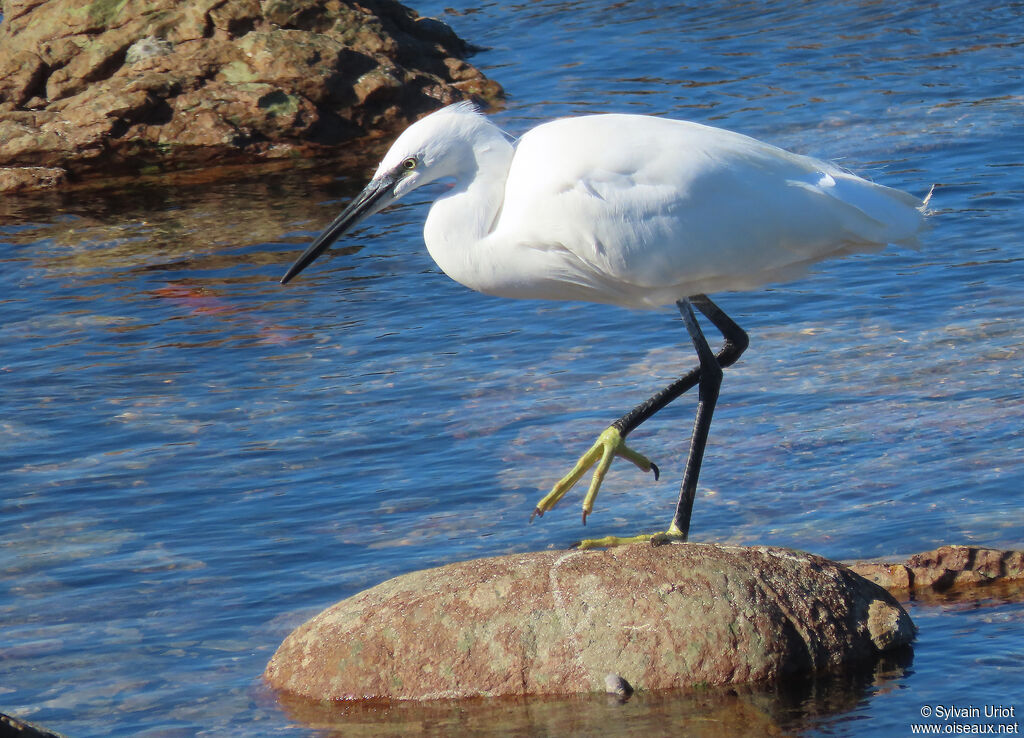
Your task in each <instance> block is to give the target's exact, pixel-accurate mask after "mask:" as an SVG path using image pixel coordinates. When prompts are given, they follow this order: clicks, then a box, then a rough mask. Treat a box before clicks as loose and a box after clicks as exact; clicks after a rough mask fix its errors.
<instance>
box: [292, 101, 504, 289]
mask: <svg viewBox="0 0 1024 738" xmlns="http://www.w3.org/2000/svg"><path fill="white" fill-rule="evenodd" d="M495 136H497V137H498V138H499V139H502V140H503V134H501V132H500V131H499V130H498V129H497V128H496V127H495V126H494V125H493V124H492V123H490V122H489V121H488V120H487V119H486V118H484V116H482V115H481V114H480V113H479V111H478V110H477V108H476V106H475V105H473V104H471V103H467V102H461V103H456V104H454V105H449V106H448V107H446V108H442V109H441V110H438V111H436V112H433V113H431V114H430V115H428V116H426V117H425V118H422V119H421V120H418V121H416V122H415V123H413V124H412V125H411V126H409V127H408V128H407V129H405V131H404V132H403V133H402V135H400V136H399V137H398V138H397V139H396V140H395V142H394V143H393V144H392V145H391V148H390V149H389V150H388V153H387V154H385V156H384V158H383V159H382V160H381V162H380V165H378V167H377V171H376V173H374V175H373V179H371V180H370V182H369V183H368V184H367V185H366V187H364V188H363V190H362V192H360V193H359V194H358V195H356V197H355V198H354V199H353V200H352V202H350V203H349V205H348V207H346V208H345V210H344V211H342V213H341V215H339V216H338V217H337V218H335V219H334V222H332V223H331V224H330V225H329V226H328V227H327V229H326V230H324V232H323V233H321V234H320V235H319V236H317V238H316V240H315V241H313V243H312V244H311V245H310V246H309V248H308V249H306V250H305V252H303V254H302V255H301V256H300V257H299V258H298V259H296V261H295V263H294V264H292V266H291V268H289V269H288V272H287V273H286V274H285V275H284V277H283V278H282V279H281V284H286V283H288V282H289V281H290V280H291V279H292V278H293V277H295V276H296V275H297V274H298V273H299V272H301V271H302V270H303V269H305V268H306V267H307V266H309V265H310V264H311V263H312V262H313V260H314V259H316V257H318V256H319V255H320V254H322V253H323V252H324V251H326V250H327V247H328V246H330V245H331V244H332V243H334V242H335V241H336V240H338V239H339V238H340V237H341V236H342V235H344V234H345V233H346V232H347V231H349V230H350V229H351V228H353V227H354V226H355V225H356V224H358V223H360V222H361V221H363V220H364V219H366V218H368V217H370V216H371V215H373V214H374V213H378V212H380V211H381V210H383V209H384V208H386V207H387V206H388V205H390V204H391V203H393V202H394V201H395V200H397V199H399V198H400V197H403V196H404V195H406V194H408V193H409V192H412V191H413V190H415V189H416V188H417V187H422V186H423V185H426V184H430V183H431V182H436V181H437V180H439V179H444V178H446V177H459V176H460V175H470V174H471V173H472V172H473V170H474V169H475V168H476V161H477V157H478V156H480V155H486V153H487V151H488V150H489V147H490V145H491V144H490V143H489V141H492V140H493V139H494V137H495Z"/></svg>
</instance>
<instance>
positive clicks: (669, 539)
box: [569, 525, 686, 550]
mask: <svg viewBox="0 0 1024 738" xmlns="http://www.w3.org/2000/svg"><path fill="white" fill-rule="evenodd" d="M646 541H650V543H651V545H652V546H664V545H666V544H668V543H686V535H684V534H683V532H682V531H681V530H679V529H678V528H676V527H675V526H674V525H673V526H672V527H671V528H669V529H668V530H667V531H666V532H664V533H644V534H641V535H639V536H629V537H626V538H621V537H619V536H605V537H604V538H584V539H583V540H582V541H578V542H576V543H574V544H573V545H572V546H570V547H569V548H578V549H580V550H586V549H588V548H615V547H616V546H625V545H627V544H629V543H644V542H646Z"/></svg>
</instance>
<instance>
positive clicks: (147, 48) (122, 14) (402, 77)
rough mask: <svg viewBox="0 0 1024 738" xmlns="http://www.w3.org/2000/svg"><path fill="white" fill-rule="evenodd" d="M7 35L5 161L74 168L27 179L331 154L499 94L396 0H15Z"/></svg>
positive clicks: (0, 106) (457, 43)
mask: <svg viewBox="0 0 1024 738" xmlns="http://www.w3.org/2000/svg"><path fill="white" fill-rule="evenodd" d="M0 48H2V49H3V50H4V53H3V54H0V167H4V168H8V169H11V168H16V167H46V168H49V169H59V170H63V174H62V175H61V176H60V177H56V178H48V179H39V180H33V179H32V177H30V176H28V175H26V176H25V177H23V178H20V179H18V180H17V181H18V182H19V184H18V186H17V188H24V187H26V185H25V182H31V181H36V182H37V184H38V185H39V186H46V185H54V184H59V183H61V182H63V181H65V180H77V179H81V178H83V177H87V176H91V175H96V174H104V175H109V174H125V173H131V172H135V171H143V170H147V169H149V170H152V169H154V168H164V169H182V168H194V167H202V166H206V165H209V164H211V163H215V164H218V165H222V164H225V163H232V162H237V161H260V160H266V159H278V158H283V157H289V156H292V157H294V156H312V155H324V154H329V153H330V152H331V151H332V150H333V148H334V147H336V146H337V145H339V144H343V143H345V142H348V141H352V140H353V139H356V138H358V137H363V136H367V135H371V134H373V135H382V134H391V133H394V132H396V131H398V130H401V129H403V128H405V127H406V126H407V125H408V124H409V123H411V122H412V121H413V120H415V119H416V118H418V117H420V116H421V115H423V114H425V113H427V112H429V111H431V110H433V109H436V108H438V107H441V106H442V105H446V104H448V103H451V102H455V101H457V100H461V99H465V98H467V97H477V98H479V99H481V100H484V101H491V102H493V101H495V100H497V99H500V97H501V95H502V92H501V88H500V87H499V86H498V85H497V84H496V83H494V82H491V81H489V80H487V79H486V78H485V77H484V76H483V75H482V74H481V73H480V72H479V70H477V69H475V68H474V67H472V66H470V65H469V64H467V63H466V62H465V61H464V60H463V57H465V56H466V55H467V54H468V53H470V51H471V49H470V48H469V47H468V46H467V44H465V43H464V42H463V41H462V40H460V39H459V38H458V37H457V36H455V34H454V33H453V32H452V31H451V29H449V28H448V27H447V26H445V25H444V24H443V23H440V22H439V21H435V20H432V19H429V18H420V17H418V16H417V15H416V14H415V13H414V12H413V11H411V10H409V9H408V8H405V7H404V6H402V5H400V4H399V3H397V2H395V1H394V0H372V2H356V1H355V0H265V1H264V2H258V1H257V0H217V1H214V0H196V1H193V2H187V3H179V2H175V1H174V0H124V1H122V2H95V1H93V0H7V2H5V3H4V19H3V22H2V23H0ZM12 181H13V180H12ZM2 186H3V182H2V181H0V187H2ZM0 191H2V190H0Z"/></svg>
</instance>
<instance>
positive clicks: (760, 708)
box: [266, 647, 913, 738]
mask: <svg viewBox="0 0 1024 738" xmlns="http://www.w3.org/2000/svg"><path fill="white" fill-rule="evenodd" d="M912 661H913V651H912V649H911V648H909V647H908V648H904V649H901V650H899V651H898V652H895V653H890V654H886V655H885V656H883V657H880V658H879V659H877V660H876V661H875V662H874V663H871V664H861V665H860V666H858V667H856V668H851V669H849V670H847V671H845V672H842V673H836V674H825V675H819V676H815V677H808V676H800V675H794V676H792V677H788V678H783V679H780V681H779V682H777V683H774V684H770V685H766V684H748V685H735V686H731V687H697V688H690V689H685V690H672V691H665V692H645V691H640V692H637V693H635V694H634V695H633V696H632V697H631V698H630V699H628V700H623V699H620V698H618V697H616V696H613V695H598V694H587V695H576V696H568V697H549V696H535V697H514V698H511V697H505V698H487V697H481V698H475V699H462V700H434V701H428V702H417V701H382V700H356V701H337V702H317V701H312V700H307V699H304V698H300V697H295V696H292V695H278V696H277V699H278V700H279V704H280V707H281V708H282V709H283V710H284V712H285V713H286V714H287V715H288V717H289V718H290V719H292V720H294V721H297V722H299V723H302V724H304V725H306V726H308V727H310V728H313V729H315V730H318V731H322V732H323V734H325V735H328V736H346V738H348V737H351V736H356V737H358V736H390V735H395V736H399V735H402V736H406V735H462V736H466V735H502V736H544V735H552V736H554V735H557V736H572V735H602V736H627V735H628V736H632V735H645V736H646V735H687V736H696V737H697V738H705V737H706V738H711V737H714V736H736V735H792V734H797V733H800V732H802V731H805V730H813V729H816V728H820V727H822V726H823V725H825V724H827V723H830V722H834V721H836V720H842V719H843V716H845V715H848V714H849V713H850V712H851V711H853V710H854V709H856V708H857V707H858V706H859V705H861V704H862V703H863V702H864V701H865V700H866V699H868V698H869V697H870V696H871V695H872V694H877V693H880V692H885V691H888V690H889V689H895V688H898V687H897V685H898V683H899V681H900V679H901V678H902V677H903V676H904V675H905V674H906V673H908V671H909V669H910V666H911V663H912ZM266 697H267V699H274V696H273V694H272V693H266Z"/></svg>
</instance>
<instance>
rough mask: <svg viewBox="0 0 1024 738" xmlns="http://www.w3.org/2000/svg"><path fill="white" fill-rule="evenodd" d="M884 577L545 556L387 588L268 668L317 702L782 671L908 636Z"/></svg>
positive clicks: (760, 550) (674, 554) (294, 640)
mask: <svg viewBox="0 0 1024 738" xmlns="http://www.w3.org/2000/svg"><path fill="white" fill-rule="evenodd" d="M913 633H914V628H913V624H912V623H911V621H910V618H909V616H907V614H906V613H905V612H904V611H903V610H902V608H900V606H899V604H898V603H897V602H896V601H895V600H894V599H893V598H892V597H891V596H890V595H889V594H888V593H887V592H886V591H885V590H883V589H882V588H881V587H878V586H876V585H874V584H872V583H870V582H868V581H866V580H864V579H863V578H861V577H859V576H857V575H855V574H854V573H853V572H851V571H850V570H849V569H847V568H846V567H844V566H842V565H839V564H835V563H833V562H830V561H828V560H826V559H823V558H821V557H818V556H813V555H810V554H805V553H800V552H796V551H790V550H785V549H778V548H769V547H754V548H740V547H733V546H716V545H709V544H684V545H669V546H661V547H657V548H655V547H652V546H650V545H646V544H640V545H631V546H624V547H621V548H617V549H612V550H607V551H573V552H554V551H548V552H539V553H529V554H521V555H513V556H502V557H498V558H492V559H483V560H477V561H469V562H464V563H458V564H451V565H448V566H445V567H441V568H438V569H430V570H426V571H419V572H414V573H411V574H407V575H404V576H401V577H397V578H395V579H392V580H390V581H387V582H384V583H383V584H380V585H378V586H376V587H374V588H372V589H369V590H367V591H365V592H362V593H360V594H358V595H355V596H354V597H351V598H349V599H347V600H344V601H342V602H339V603H338V604H336V605H334V606H333V607H331V608H329V609H328V610H326V611H324V612H323V613H321V614H320V615H318V616H316V617H315V618H313V619H312V620H310V621H309V622H307V623H306V624H304V625H302V626H301V627H299V628H298V629H296V630H295V631H294V632H293V633H292V634H291V635H289V636H288V638H287V639H286V640H285V641H284V643H283V644H282V645H281V647H280V648H279V649H278V651H277V653H276V654H275V655H274V657H273V659H272V660H271V661H270V663H269V665H268V666H267V669H266V672H265V674H264V677H265V679H266V680H267V682H268V683H269V684H270V685H271V686H272V687H273V688H275V689H277V690H280V691H282V692H284V693H286V694H290V695H295V696H300V697H305V698H310V699H314V700H336V699H364V698H383V699H433V698H448V697H469V696H475V695H487V696H498V695H537V694H573V693H583V692H601V691H604V690H605V689H606V679H607V677H608V675H609V674H613V675H615V676H616V678H618V679H622V680H624V681H626V682H628V683H629V684H630V685H632V687H634V688H636V689H645V690H654V689H666V688H671V687H683V686H692V685H702V684H703V685H723V684H739V683H744V682H754V681H764V680H778V679H780V678H782V677H785V676H787V675H793V674H798V673H813V672H823V671H832V670H836V669H838V668H841V667H844V666H847V665H850V664H853V663H855V662H863V661H866V660H868V659H871V658H873V657H874V656H876V655H877V654H878V653H880V652H882V651H885V650H889V649H895V648H897V647H900V646H904V645H906V644H908V643H909V642H910V641H911V640H912V638H913Z"/></svg>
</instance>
